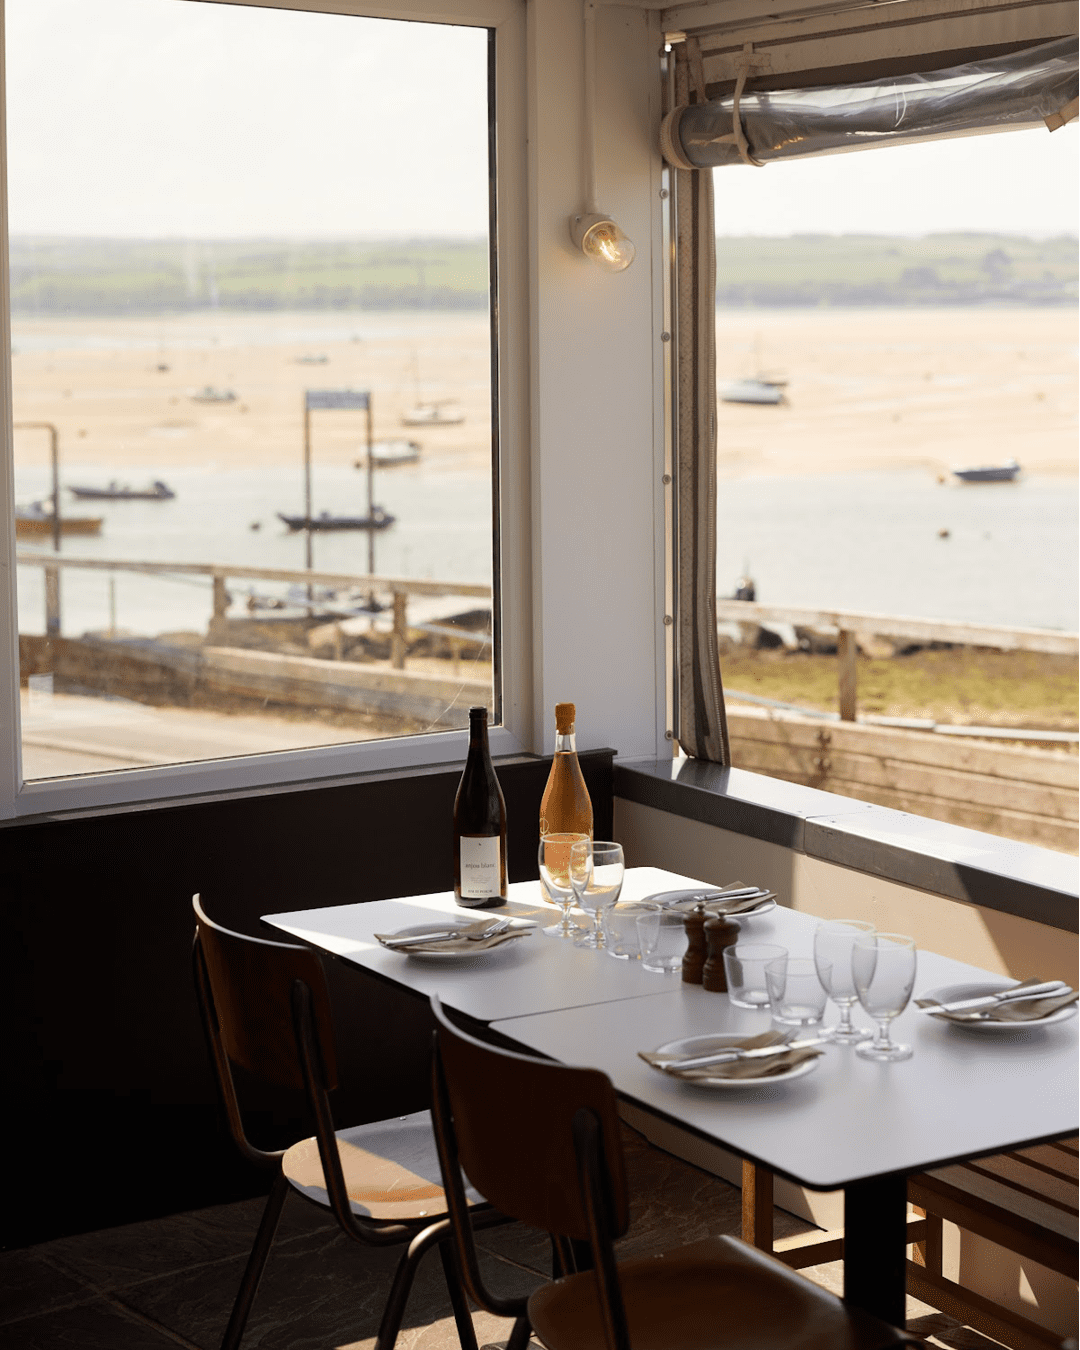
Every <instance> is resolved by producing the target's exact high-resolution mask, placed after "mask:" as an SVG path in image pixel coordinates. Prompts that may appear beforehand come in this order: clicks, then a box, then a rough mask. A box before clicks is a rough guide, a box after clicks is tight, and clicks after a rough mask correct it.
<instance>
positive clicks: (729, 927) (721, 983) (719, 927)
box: [701, 914, 739, 994]
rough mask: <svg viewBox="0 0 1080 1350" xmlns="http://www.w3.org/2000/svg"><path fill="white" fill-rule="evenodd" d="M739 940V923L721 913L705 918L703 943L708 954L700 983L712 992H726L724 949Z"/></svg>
mask: <svg viewBox="0 0 1080 1350" xmlns="http://www.w3.org/2000/svg"><path fill="white" fill-rule="evenodd" d="M738 940H739V925H738V924H737V923H732V922H731V920H730V919H728V918H725V917H724V915H723V914H714V915H713V916H712V918H711V919H706V920H705V945H706V947H707V949H708V955H707V956H706V958H705V968H704V970H703V971H702V972H701V983H702V984H703V985H704V987H705V988H706V989H709V990H711V991H712V992H713V993H714V994H726V993H727V971H726V970H725V969H724V949H725V947H732V946H734V945H735V943H736V942H738Z"/></svg>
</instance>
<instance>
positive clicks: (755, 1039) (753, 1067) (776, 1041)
mask: <svg viewBox="0 0 1080 1350" xmlns="http://www.w3.org/2000/svg"><path fill="white" fill-rule="evenodd" d="M786 1038H787V1033H785V1032H782V1031H775V1030H773V1031H763V1032H762V1033H761V1035H760V1036H748V1037H747V1038H746V1039H745V1040H741V1041H729V1042H728V1043H727V1044H726V1045H722V1046H720V1045H718V1046H717V1047H716V1053H718V1054H719V1053H721V1052H722V1051H724V1050H756V1049H758V1048H759V1047H762V1046H769V1045H777V1046H778V1045H781V1044H783V1042H784V1041H785V1039H786ZM703 1053H708V1052H702V1051H700V1050H698V1051H695V1052H694V1053H693V1054H687V1055H662V1054H659V1053H657V1052H656V1051H648V1050H639V1051H638V1055H639V1056H640V1058H641V1059H643V1060H644V1061H645V1063H646V1064H648V1065H650V1066H651V1067H652V1068H654V1069H659V1070H660V1071H661V1072H662V1073H667V1074H670V1075H671V1076H672V1077H673V1078H681V1079H682V1080H683V1082H686V1083H707V1082H709V1081H710V1080H713V1079H743V1080H746V1079H754V1078H773V1077H775V1076H776V1075H777V1074H781V1073H787V1072H788V1070H789V1069H793V1068H795V1066H796V1065H797V1064H802V1063H803V1062H804V1061H805V1060H808V1059H817V1057H818V1056H819V1055H820V1054H821V1053H822V1051H821V1050H820V1049H817V1048H810V1047H807V1048H805V1049H802V1050H787V1051H782V1052H778V1053H777V1054H775V1055H767V1056H762V1058H760V1059H732V1060H727V1061H725V1062H723V1063H720V1064H703V1065H701V1067H699V1068H696V1069H684V1068H681V1067H680V1065H681V1063H682V1061H684V1060H687V1061H693V1060H695V1059H701V1058H702V1055H703Z"/></svg>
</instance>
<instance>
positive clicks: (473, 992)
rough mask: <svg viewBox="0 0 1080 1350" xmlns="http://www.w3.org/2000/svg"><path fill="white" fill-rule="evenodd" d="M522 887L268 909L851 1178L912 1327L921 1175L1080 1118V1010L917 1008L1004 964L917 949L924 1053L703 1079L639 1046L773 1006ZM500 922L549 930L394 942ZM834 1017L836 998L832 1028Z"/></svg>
mask: <svg viewBox="0 0 1080 1350" xmlns="http://www.w3.org/2000/svg"><path fill="white" fill-rule="evenodd" d="M751 881H752V879H751ZM508 890H509V897H508V900H507V903H506V904H505V905H504V906H502V907H500V908H499V909H498V910H493V911H483V912H481V913H479V914H478V912H477V911H476V910H462V909H459V908H458V907H457V906H456V905H455V902H454V896H453V892H441V893H438V894H431V895H421V896H410V897H405V898H401V899H392V900H378V901H369V902H362V903H359V904H351V905H333V906H328V907H325V908H319V909H304V910H297V911H293V912H290V913H277V914H267V915H264V916H263V921H264V922H265V923H266V924H267V925H269V926H270V927H272V928H274V929H276V930H277V931H279V932H281V933H284V934H286V935H288V936H289V937H291V938H293V939H297V940H301V941H304V942H306V943H309V944H311V945H312V946H314V947H316V948H318V949H320V950H321V951H323V952H326V953H328V954H330V955H331V956H333V957H335V958H337V959H339V960H340V961H342V962H344V963H346V964H348V965H350V966H353V967H356V968H357V969H359V970H362V971H364V972H366V973H367V974H369V975H373V976H375V977H376V978H378V979H381V980H386V981H388V982H390V983H392V984H393V985H395V986H397V987H398V988H401V989H405V990H408V991H410V992H411V993H413V994H415V995H416V996H418V997H421V998H425V999H427V998H430V997H431V995H432V994H437V995H438V996H439V998H440V999H441V1001H442V1002H443V1004H444V1005H445V1006H447V1007H448V1008H450V1009H453V1010H454V1011H456V1012H458V1013H459V1014H461V1015H462V1016H464V1017H466V1018H468V1019H470V1020H471V1021H472V1023H473V1024H474V1025H477V1026H479V1027H480V1028H481V1029H485V1028H486V1029H488V1032H489V1034H491V1035H492V1036H493V1037H494V1038H497V1040H498V1041H499V1043H502V1044H507V1043H509V1044H510V1045H513V1046H515V1047H518V1048H520V1049H522V1050H524V1051H527V1052H530V1053H535V1054H539V1055H543V1056H546V1057H548V1058H550V1059H553V1060H557V1061H558V1062H560V1063H564V1064H573V1065H579V1066H586V1067H589V1068H594V1069H600V1070H601V1071H603V1072H604V1073H605V1074H607V1076H608V1077H609V1078H610V1079H611V1082H612V1083H613V1085H614V1087H615V1090H616V1092H617V1093H618V1094H619V1096H620V1097H621V1098H622V1099H623V1100H624V1101H626V1102H627V1103H629V1104H631V1105H632V1106H634V1107H636V1108H638V1109H639V1110H644V1111H646V1112H649V1113H651V1114H653V1115H655V1116H656V1117H658V1118H660V1119H661V1120H663V1121H665V1122H667V1123H668V1125H670V1126H673V1127H675V1128H677V1129H679V1130H683V1131H686V1132H688V1133H689V1134H690V1135H692V1136H696V1137H698V1138H700V1139H703V1140H705V1141H708V1142H710V1143H713V1144H719V1145H720V1146H721V1147H723V1148H725V1149H727V1150H729V1151H730V1152H732V1153H734V1154H738V1155H740V1156H741V1157H743V1158H744V1159H746V1160H747V1161H749V1162H752V1163H756V1164H757V1165H759V1166H760V1167H764V1168H767V1169H768V1170H769V1171H771V1172H773V1173H775V1174H776V1175H778V1176H781V1177H785V1178H787V1179H788V1180H790V1181H792V1182H794V1183H796V1184H797V1185H800V1186H803V1187H806V1188H808V1189H810V1190H823V1191H835V1190H841V1189H842V1190H843V1193H844V1229H845V1244H844V1297H845V1299H846V1300H847V1301H848V1302H849V1303H851V1304H853V1305H855V1306H858V1307H861V1308H863V1309H865V1310H866V1311H868V1312H871V1313H873V1314H874V1315H876V1316H878V1317H880V1318H882V1319H883V1320H885V1321H887V1322H890V1323H892V1324H893V1325H896V1326H901V1327H902V1326H903V1325H904V1316H905V1312H904V1310H905V1258H906V1247H907V1243H908V1241H909V1240H910V1239H909V1238H908V1233H907V1179H908V1177H909V1176H912V1175H915V1174H917V1173H920V1172H925V1171H928V1170H930V1169H932V1168H936V1167H942V1166H945V1165H947V1164H949V1163H954V1162H962V1161H967V1160H969V1159H973V1158H977V1157H981V1156H986V1155H989V1154H994V1153H1002V1152H1006V1151H1008V1150H1013V1149H1018V1148H1024V1147H1028V1146H1031V1145H1034V1144H1038V1143H1044V1142H1051V1141H1054V1140H1058V1139H1063V1138H1067V1137H1069V1136H1071V1135H1074V1134H1076V1133H1077V1131H1078V1128H1080V1119H1078V1116H1080V1111H1078V1105H1077V1103H1078V1082H1077V1076H1078V1075H1077V1063H1078V1060H1077V1025H1078V1022H1077V1019H1076V1018H1075V1016H1073V1015H1072V1012H1071V1011H1070V1014H1069V1015H1068V1016H1066V1017H1061V1018H1054V1019H1053V1020H1052V1023H1051V1024H1048V1025H1039V1024H1032V1023H1028V1024H1023V1025H1001V1024H987V1023H978V1024H971V1025H960V1024H957V1023H953V1022H948V1021H944V1020H939V1019H938V1018H935V1017H932V1016H930V1015H928V1014H927V1013H926V1012H925V1011H923V1010H921V1009H919V1008H918V1007H917V1006H915V1002H914V999H915V998H917V997H919V996H920V995H921V994H923V993H925V992H927V991H930V990H940V989H943V988H951V987H956V986H965V985H967V986H981V987H986V986H992V985H995V984H997V985H1000V984H1002V983H1003V982H1004V981H1003V980H1002V978H1001V977H1000V976H996V975H994V974H993V973H991V972H988V971H985V970H981V969H979V968H978V967H976V966H972V965H968V964H966V963H964V962H962V961H957V960H955V959H953V958H951V957H946V956H942V955H940V954H938V953H935V952H930V951H926V950H919V951H918V953H917V974H916V980H915V988H914V997H913V999H912V1002H911V1003H910V1004H909V1005H908V1007H907V1008H906V1010H905V1011H904V1012H903V1013H901V1014H900V1015H899V1016H898V1017H897V1018H896V1019H895V1020H894V1022H893V1024H892V1034H893V1038H894V1040H897V1041H900V1042H904V1043H907V1044H910V1045H911V1046H912V1047H913V1051H914V1053H913V1054H912V1056H911V1058H910V1059H907V1060H904V1061H900V1062H890V1063H879V1062H873V1061H870V1060H867V1059H863V1058H861V1057H860V1056H858V1055H857V1054H856V1053H855V1051H854V1049H853V1048H852V1047H851V1046H848V1045H839V1044H825V1045H823V1046H822V1047H820V1048H821V1050H822V1053H821V1054H820V1055H819V1056H818V1057H817V1058H816V1059H814V1060H813V1061H811V1067H810V1069H808V1070H804V1071H803V1072H801V1073H798V1074H791V1075H789V1076H787V1077H785V1078H784V1079H783V1080H782V1081H774V1080H771V1079H769V1078H760V1079H752V1080H749V1081H746V1082H738V1083H736V1082H731V1081H726V1080H719V1083H718V1082H717V1080H712V1081H710V1082H709V1083H696V1082H689V1081H685V1080H682V1079H679V1078H676V1077H673V1076H671V1075H669V1074H667V1073H664V1072H661V1071H658V1070H657V1069H656V1068H654V1067H652V1066H650V1065H649V1064H648V1063H647V1062H646V1061H645V1060H643V1059H642V1058H641V1055H640V1052H643V1051H644V1052H649V1051H655V1050H657V1049H658V1048H659V1047H660V1046H662V1045H666V1044H668V1043H672V1042H676V1041H680V1040H683V1039H685V1038H689V1037H695V1036H706V1035H715V1034H724V1033H728V1034H739V1035H741V1036H744V1037H749V1036H753V1035H756V1034H757V1033H760V1032H764V1031H768V1030H769V1029H770V1027H771V1025H772V1024H771V1016H770V1013H769V1012H768V1011H767V1010H762V1011H759V1010H754V1009H744V1008H738V1007H735V1006H734V1005H733V1004H732V1003H731V1001H730V999H729V997H728V996H727V995H726V994H724V993H714V992H711V991H708V990H706V989H704V988H703V987H702V986H701V985H696V984H688V983H684V982H683V981H682V980H681V978H680V976H679V973H678V972H675V973H673V974H663V973H654V972H653V971H650V970H647V969H645V968H644V966H643V965H642V963H641V962H640V961H638V960H633V959H623V960H619V959H614V958H613V957H611V956H610V955H609V954H607V953H606V952H604V951H602V950H601V951H597V950H593V949H591V948H589V947H586V946H583V945H580V944H578V943H575V942H574V941H572V940H567V939H559V938H552V937H548V936H546V935H544V934H542V933H541V932H539V931H537V929H538V927H539V926H541V925H544V924H547V923H549V922H552V921H553V920H554V918H555V917H556V916H557V914H558V911H557V910H556V909H554V908H553V907H551V906H549V905H546V904H545V903H544V901H543V897H542V895H541V891H540V883H539V882H538V881H528V882H517V883H512V884H511V885H510V887H509V888H508ZM680 890H682V891H687V892H691V893H693V892H700V893H706V892H714V891H715V890H716V887H714V886H712V885H711V884H709V883H707V882H703V881H701V880H699V879H695V878H692V877H686V876H682V875H679V874H677V873H673V872H669V871H666V870H664V869H661V868H653V867H637V868H628V869H627V872H626V876H625V880H624V883H623V889H622V895H621V903H625V902H626V901H631V900H641V901H644V900H647V899H649V898H650V897H652V896H655V895H659V894H663V893H670V892H672V891H680ZM781 899H782V897H781ZM488 916H491V917H503V916H507V917H509V918H510V921H511V924H512V925H514V926H519V927H526V926H533V931H531V932H528V933H527V934H524V935H522V936H521V937H518V938H516V939H515V940H513V941H508V942H504V943H503V944H502V945H500V946H495V947H491V948H489V949H487V950H482V951H477V952H475V953H472V952H466V953H450V952H443V953H440V952H432V953H426V954H425V953H411V954H410V953H408V952H406V951H400V950H399V951H393V950H389V949H387V948H386V947H384V946H383V945H382V944H381V943H380V941H379V939H378V937H376V934H381V935H383V936H385V935H387V934H393V933H397V932H400V931H401V930H402V929H407V928H411V927H415V926H417V925H422V924H425V923H432V922H434V923H440V924H441V923H444V922H445V921H446V920H447V919H448V918H451V917H453V918H456V919H466V920H469V921H476V920H477V919H478V918H484V917H488ZM736 921H737V922H738V923H739V926H740V930H741V931H740V940H741V941H747V942H750V941H753V942H763V943H774V944H777V945H779V946H782V947H784V948H786V949H787V951H788V952H789V954H790V955H792V956H810V955H812V952H813V940H814V930H815V927H816V926H817V924H818V922H819V920H817V919H815V918H814V916H812V915H809V914H806V913H802V912H799V911H796V910H793V909H791V908H788V907H787V906H785V905H784V904H782V903H780V904H775V905H773V906H766V907H765V908H764V910H762V911H758V912H757V913H753V914H750V915H740V916H738V917H737V919H736ZM1025 973H1029V974H1031V975H1038V974H1039V972H1037V971H1032V972H1025ZM859 1018H860V1010H859V1009H858V1007H856V1014H855V1020H856V1021H858V1020H859ZM836 1020H837V1010H836V1009H835V1008H834V1007H833V1005H832V1004H830V1005H829V1010H828V1011H827V1012H826V1017H825V1024H826V1025H829V1024H831V1023H833V1022H835V1021H836ZM863 1020H864V1021H865V1022H867V1024H868V1023H869V1019H866V1018H865V1016H863Z"/></svg>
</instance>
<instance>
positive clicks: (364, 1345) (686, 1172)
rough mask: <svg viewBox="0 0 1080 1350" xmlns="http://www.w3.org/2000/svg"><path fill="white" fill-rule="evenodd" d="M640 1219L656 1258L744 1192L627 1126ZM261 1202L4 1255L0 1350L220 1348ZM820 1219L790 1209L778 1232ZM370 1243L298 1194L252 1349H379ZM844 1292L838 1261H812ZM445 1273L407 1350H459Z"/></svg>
mask: <svg viewBox="0 0 1080 1350" xmlns="http://www.w3.org/2000/svg"><path fill="white" fill-rule="evenodd" d="M625 1145H626V1159H627V1171H628V1180H629V1183H630V1193H631V1195H632V1196H634V1197H635V1201H634V1204H633V1207H632V1220H631V1227H630V1231H629V1233H628V1235H627V1237H626V1238H625V1239H624V1240H623V1242H622V1243H621V1244H620V1249H621V1251H622V1252H623V1254H625V1255H627V1256H631V1255H632V1256H642V1255H645V1254H647V1253H648V1252H650V1251H661V1250H663V1249H664V1248H667V1247H673V1246H677V1245H680V1244H681V1243H684V1242H692V1241H696V1240H697V1239H699V1238H702V1237H706V1236H709V1235H713V1234H722V1233H727V1234H738V1232H739V1227H740V1221H741V1195H740V1192H739V1191H738V1190H737V1189H735V1188H734V1187H733V1186H730V1185H728V1184H727V1182H724V1181H721V1180H720V1179H718V1178H717V1177H714V1176H711V1175H709V1174H708V1173H706V1172H702V1171H699V1170H698V1169H697V1168H695V1167H692V1166H690V1165H689V1164H688V1163H685V1162H682V1161H681V1160H679V1159H676V1158H673V1157H671V1156H670V1155H669V1154H666V1153H663V1152H661V1151H660V1150H659V1149H656V1148H653V1147H651V1146H650V1145H649V1144H647V1143H646V1142H645V1141H644V1140H643V1139H642V1138H641V1137H640V1136H639V1135H637V1134H634V1133H633V1132H632V1131H630V1130H628V1129H627V1130H625ZM262 1205H263V1202H262V1201H261V1200H245V1201H241V1202H239V1203H237V1204H231V1205H219V1206H216V1207H214V1208H211V1209H203V1210H198V1211H195V1212H193V1213H190V1214H178V1215H174V1216H172V1217H170V1218H166V1219H157V1220H152V1221H149V1222H146V1223H137V1224H130V1225H128V1226H126V1227H123V1228H111V1229H105V1230H103V1231H101V1232H97V1233H86V1234H82V1235H80V1236H77V1237H67V1238H59V1239H57V1240H56V1241H54V1242H48V1243H43V1244H42V1245H40V1246H36V1247H28V1248H25V1249H23V1250H20V1251H11V1252H6V1253H3V1254H2V1255H0V1272H2V1279H0V1350H68V1347H70V1348H71V1350H167V1348H168V1347H175V1346H183V1347H185V1350H213V1347H216V1346H217V1345H218V1344H219V1343H220V1339H221V1335H222V1333H223V1331H224V1328H225V1323H226V1321H227V1319H228V1315H229V1310H230V1308H231V1305H232V1300H233V1298H234V1296H235V1293H236V1289H237V1287H238V1285H239V1282H240V1276H241V1273H242V1270H243V1266H244V1263H245V1261H246V1259H247V1254H248V1252H249V1250H250V1248H251V1243H252V1240H253V1238H254V1234H255V1229H256V1227H257V1224H258V1221H259V1216H260V1214H261V1212H262ZM809 1227H810V1226H809V1225H808V1224H806V1223H804V1222H803V1221H802V1220H800V1219H796V1218H793V1217H792V1216H791V1215H789V1214H785V1213H783V1212H782V1211H779V1210H778V1211H777V1222H776V1235H777V1236H778V1237H782V1236H787V1235H789V1234H793V1233H799V1232H806V1231H808V1230H809ZM480 1245H481V1247H482V1249H483V1252H484V1254H485V1255H484V1259H485V1262H486V1274H487V1277H488V1278H489V1280H490V1282H491V1284H492V1287H493V1288H495V1289H497V1290H498V1291H499V1292H500V1293H505V1294H524V1293H527V1292H529V1291H530V1290H531V1289H533V1288H535V1287H536V1285H537V1284H539V1283H540V1282H541V1281H542V1280H543V1279H544V1278H545V1277H546V1275H547V1273H548V1271H549V1269H550V1253H549V1247H548V1242H547V1239H546V1238H545V1237H544V1236H543V1235H542V1234H540V1233H538V1232H536V1231H534V1230H531V1229H528V1228H525V1227H523V1226H522V1225H519V1224H514V1225H510V1226H507V1227H505V1228H497V1229H492V1230H490V1231H488V1232H486V1233H484V1234H482V1235H481V1238H480ZM398 1255H399V1253H398V1251H397V1250H396V1249H393V1248H391V1249H386V1250H378V1249H372V1248H364V1247H358V1246H357V1245H356V1243H354V1242H351V1241H350V1240H349V1239H347V1238H346V1237H345V1236H344V1235H343V1234H342V1233H341V1231H340V1230H339V1229H338V1227H337V1225H336V1223H334V1221H333V1220H332V1219H328V1217H327V1214H326V1212H325V1211H324V1210H321V1209H318V1208H317V1207H316V1206H314V1205H311V1204H308V1203H306V1202H305V1201H303V1200H302V1199H300V1198H298V1197H290V1199H289V1201H288V1202H287V1204H286V1208H285V1214H284V1217H283V1219H282V1223H281V1229H280V1233H279V1237H278V1240H277V1242H276V1243H275V1246H274V1250H273V1252H272V1254H271V1256H270V1260H269V1263H268V1265H267V1269H266V1274H265V1275H264V1277H263V1282H262V1285H261V1287H260V1289H259V1294H258V1297H257V1299H256V1301H255V1307H254V1309H253V1311H252V1315H251V1319H250V1321H249V1323H248V1329H247V1333H246V1335H245V1338H244V1347H245V1350H256V1348H257V1350H316V1347H318V1348H319V1350H328V1347H334V1350H370V1348H371V1347H372V1346H373V1345H374V1338H375V1332H376V1330H377V1327H378V1323H379V1318H380V1316H381V1314H382V1305H383V1300H384V1298H385V1296H386V1292H387V1289H388V1288H389V1283H390V1278H391V1275H392V1273H393V1270H394V1267H395V1265H396V1263H397V1260H398ZM803 1273H804V1274H806V1275H808V1276H810V1277H811V1278H813V1279H816V1280H817V1281H818V1282H819V1283H822V1284H824V1285H826V1286H827V1287H830V1288H833V1289H838V1286H839V1283H840V1279H841V1275H840V1268H839V1263H834V1264H833V1265H832V1266H820V1267H815V1268H813V1269H811V1270H808V1271H804V1272H803ZM908 1302H909V1309H908V1315H909V1318H910V1319H911V1321H910V1322H909V1325H910V1326H911V1329H912V1330H914V1331H918V1332H919V1333H921V1334H923V1335H925V1336H928V1337H932V1339H930V1340H929V1341H928V1344H930V1345H937V1346H945V1347H949V1350H991V1348H992V1347H993V1346H994V1345H995V1344H996V1343H995V1342H991V1341H988V1340H986V1339H985V1338H984V1337H982V1336H979V1335H977V1333H975V1332H972V1331H969V1330H968V1329H967V1328H963V1327H960V1326H959V1325H958V1324H957V1323H956V1322H954V1321H952V1319H951V1318H947V1317H944V1316H942V1315H941V1314H939V1313H934V1312H933V1310H932V1309H929V1308H927V1307H926V1305H925V1304H918V1303H915V1301H914V1300H910V1299H909V1301H908ZM474 1320H475V1323H476V1332H477V1337H478V1339H479V1341H480V1343H481V1345H482V1346H483V1345H487V1346H490V1347H492V1350H495V1347H497V1346H498V1345H500V1344H503V1343H505V1340H506V1338H507V1336H508V1335H509V1333H510V1324H509V1323H508V1322H507V1321H505V1320H503V1319H500V1318H496V1317H491V1316H490V1315H488V1314H486V1313H480V1312H478V1313H476V1315H475V1319H474ZM457 1345H458V1341H457V1335H456V1331H455V1328H454V1322H453V1318H452V1316H451V1314H450V1308H449V1303H448V1300H447V1296H446V1288H445V1285H444V1283H443V1279H442V1269H441V1266H440V1263H439V1261H438V1259H437V1258H436V1257H435V1256H434V1254H433V1253H432V1254H430V1255H429V1256H428V1258H427V1259H426V1260H425V1262H424V1264H423V1266H422V1267H421V1269H420V1272H419V1274H418V1276H417V1280H416V1284H415V1286H414V1288H413V1292H412V1295H411V1297H410V1300H409V1306H408V1309H407V1311H406V1315H405V1322H404V1325H403V1328H402V1331H401V1335H400V1336H399V1338H398V1347H399V1348H400V1350H456V1347H457Z"/></svg>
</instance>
